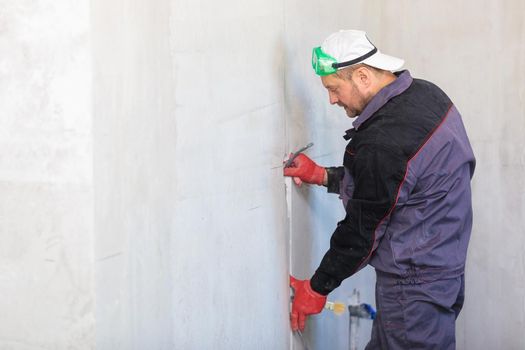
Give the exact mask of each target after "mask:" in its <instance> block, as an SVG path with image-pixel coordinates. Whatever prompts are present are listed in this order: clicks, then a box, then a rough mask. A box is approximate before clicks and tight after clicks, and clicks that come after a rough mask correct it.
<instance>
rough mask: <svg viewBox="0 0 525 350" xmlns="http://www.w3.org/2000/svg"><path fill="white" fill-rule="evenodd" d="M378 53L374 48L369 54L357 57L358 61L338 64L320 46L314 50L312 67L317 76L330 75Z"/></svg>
mask: <svg viewBox="0 0 525 350" xmlns="http://www.w3.org/2000/svg"><path fill="white" fill-rule="evenodd" d="M376 52H377V48H376V47H375V46H374V48H373V49H372V50H371V51H369V52H367V53H366V54H364V55H362V56H360V57H357V58H356V59H353V60H350V61H346V62H341V63H338V62H337V60H336V59H335V58H334V57H332V56H330V55H329V54H327V53H326V52H324V51H323V50H322V49H321V46H318V47H315V48H314V49H313V50H312V67H313V69H314V70H315V73H316V74H317V75H320V76H324V75H329V74H333V73H335V72H337V70H338V69H339V68H343V67H347V66H351V65H353V64H356V63H359V62H361V61H364V60H366V59H367V58H368V57H370V56H372V55H373V54H375V53H376Z"/></svg>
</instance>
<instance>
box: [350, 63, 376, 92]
mask: <svg viewBox="0 0 525 350" xmlns="http://www.w3.org/2000/svg"><path fill="white" fill-rule="evenodd" d="M354 75H355V79H356V80H357V81H358V82H359V84H360V85H361V86H363V87H366V88H368V87H370V85H372V78H373V77H372V75H373V73H372V72H371V71H370V69H368V68H366V67H359V68H358V69H356V71H355V72H354Z"/></svg>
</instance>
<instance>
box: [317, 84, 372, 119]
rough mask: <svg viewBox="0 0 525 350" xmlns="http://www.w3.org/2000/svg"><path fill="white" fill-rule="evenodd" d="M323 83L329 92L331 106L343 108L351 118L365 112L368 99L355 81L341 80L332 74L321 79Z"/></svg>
mask: <svg viewBox="0 0 525 350" xmlns="http://www.w3.org/2000/svg"><path fill="white" fill-rule="evenodd" d="M321 81H322V83H323V85H324V87H325V88H326V90H328V98H329V100H330V104H332V105H333V104H337V105H338V106H340V107H343V108H344V109H345V112H346V115H347V116H348V117H350V118H355V117H356V116H358V115H359V114H361V112H363V109H364V108H365V106H366V104H367V103H368V99H367V97H366V95H365V94H364V93H363V91H361V90H360V88H359V86H358V84H356V83H355V82H354V81H353V80H346V79H341V78H339V77H337V76H335V75H333V74H331V75H326V76H323V77H321Z"/></svg>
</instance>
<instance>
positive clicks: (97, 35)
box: [0, 0, 525, 349]
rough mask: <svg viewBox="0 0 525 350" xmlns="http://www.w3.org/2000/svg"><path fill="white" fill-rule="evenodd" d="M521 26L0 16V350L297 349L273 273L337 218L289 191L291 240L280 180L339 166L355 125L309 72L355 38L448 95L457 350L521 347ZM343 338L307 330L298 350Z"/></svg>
mask: <svg viewBox="0 0 525 350" xmlns="http://www.w3.org/2000/svg"><path fill="white" fill-rule="evenodd" d="M524 7H525V5H524V4H522V2H520V1H518V0H512V1H511V0H509V1H505V2H499V1H495V0H487V1H483V2H481V3H480V2H479V1H473V0H468V1H464V2H461V4H458V3H457V2H450V1H445V2H428V1H416V0H403V1H397V2H395V4H394V3H393V2H389V1H386V0H374V1H352V2H350V3H349V2H347V1H339V0H337V1H335V0H334V1H329V2H327V3H326V2H325V3H324V5H323V6H318V4H315V5H313V4H310V5H309V4H305V3H304V2H299V1H286V2H284V3H283V2H278V1H274V0H272V1H269V2H268V1H259V0H257V1H251V2H240V1H234V0H228V1H226V2H213V1H212V0H204V1H189V0H187V1H184V0H159V1H156V2H148V1H146V0H134V1H132V0H116V1H110V2H104V1H102V0H92V1H91V2H89V1H81V2H78V1H75V2H72V1H65V0H58V1H57V0H55V1H47V0H39V1H26V0H17V1H8V0H3V1H2V0H0V8H1V9H2V10H1V11H0V77H1V79H0V102H1V105H2V110H3V112H2V114H1V117H0V123H1V126H2V127H1V128H0V145H1V146H2V147H1V148H0V241H1V244H0V293H1V294H0V295H2V298H0V348H2V349H66V348H71V349H91V348H97V349H144V348H151V349H153V348H154V349H172V348H176V349H178V348H181V349H207V348H214V349H237V348H239V349H287V348H289V347H290V345H292V347H293V348H297V349H301V345H300V344H299V341H298V339H295V338H292V340H291V341H290V337H289V331H288V330H289V328H288V327H289V326H288V283H287V271H288V270H289V268H291V270H292V272H293V273H294V274H295V275H296V276H297V277H300V278H309V277H310V276H311V274H312V273H313V271H314V269H315V268H316V267H317V264H318V263H319V261H320V259H321V258H322V255H323V253H324V251H325V250H326V248H327V246H328V242H329V237H330V234H331V233H332V231H333V229H334V227H335V224H336V222H337V221H338V220H339V219H340V218H341V217H342V215H343V211H342V207H341V204H340V202H339V200H338V199H337V197H336V196H333V195H332V196H331V195H327V194H326V193H324V190H323V189H322V188H316V187H306V186H305V187H303V188H301V189H297V188H295V187H294V188H292V189H291V191H290V193H291V203H290V208H291V215H292V217H291V221H288V220H287V217H286V215H287V208H286V203H285V189H284V183H283V179H282V178H281V160H282V158H283V156H284V153H285V151H290V150H293V149H295V148H297V147H299V146H302V145H304V144H305V143H307V142H310V141H313V142H315V146H314V148H313V149H311V150H310V151H309V152H308V153H309V155H311V156H312V157H313V158H314V159H315V160H316V161H317V162H319V163H320V164H322V165H335V164H338V163H340V161H341V157H342V152H341V151H342V149H343V147H344V144H345V142H344V140H343V139H342V138H341V135H342V133H343V131H344V130H345V129H347V128H349V127H350V125H351V121H350V120H348V119H347V118H346V117H345V115H344V113H343V112H342V111H340V110H339V109H338V108H337V107H333V106H330V105H329V104H328V98H327V95H326V92H325V91H324V89H323V87H322V86H321V84H320V82H319V79H318V78H317V77H316V76H315V75H314V74H313V72H312V70H311V67H310V54H311V48H312V47H313V46H317V45H319V44H320V42H321V41H322V40H323V39H324V38H325V37H326V36H327V35H328V34H329V33H331V32H333V31H336V30H338V29H341V28H361V29H364V30H366V31H367V32H368V33H369V34H370V36H371V38H373V39H374V42H375V43H376V44H377V45H378V47H380V48H381V49H382V50H383V51H385V52H388V53H392V54H394V55H398V56H401V57H403V58H405V59H406V62H407V64H406V67H407V68H409V69H410V70H411V72H412V73H413V75H414V76H416V77H421V78H425V79H428V80H431V81H434V82H436V83H437V84H438V85H440V86H441V87H442V88H443V89H444V90H445V91H447V93H448V94H449V95H450V96H451V97H452V99H453V100H454V101H455V102H456V105H457V106H458V108H459V110H460V111H461V112H462V114H463V116H464V121H465V124H466V127H467V130H468V132H469V134H470V137H471V141H472V144H473V147H474V151H475V153H476V156H477V158H478V167H477V172H476V175H475V178H474V182H473V189H474V209H475V222H474V231H473V237H472V243H471V249H470V252H469V257H468V265H467V300H466V304H465V308H464V310H463V312H462V314H461V316H460V319H459V321H458V327H457V330H458V349H522V348H523V347H524V346H525V343H524V340H523V337H522V334H521V333H522V329H523V326H524V323H525V300H524V299H523V297H522V294H523V290H524V288H525V282H524V281H525V276H524V275H525V261H524V260H523V254H522V252H523V251H524V248H525V238H523V237H524V235H523V225H524V224H525V222H524V220H525V219H524V218H525V215H524V214H525V209H524V206H523V202H524V201H523V200H524V192H523V190H522V189H523V187H524V186H523V185H524V183H523V181H524V180H523V174H524V170H525V169H524V164H525V152H524V151H523V149H524V146H525V145H524V142H525V139H524V137H523V135H524V132H525V106H524V101H525V98H524V97H525V91H524V89H525V88H524V85H523V84H522V82H523V81H524V78H525V66H524V65H525V64H524V63H523V62H525V59H524V50H525V49H524V47H525V25H523V23H522V21H521V14H522V13H524V10H525V8H524ZM90 39H91V41H90ZM289 229H291V233H292V235H291V237H290V236H289V235H288V233H289V232H288V231H289ZM290 242H291V246H290ZM290 248H291V249H290ZM289 250H291V255H289ZM94 282H96V283H94ZM373 283H374V277H373V273H372V271H371V270H369V269H365V270H363V271H362V272H360V273H359V274H358V275H356V276H354V277H352V278H350V279H348V280H347V281H345V282H344V283H343V285H342V286H341V287H340V288H338V289H337V290H336V291H335V292H334V293H332V294H331V296H330V299H331V300H341V301H347V298H348V296H349V295H350V293H351V291H352V289H353V288H358V289H359V290H360V292H361V300H362V301H366V302H372V303H373ZM95 296H96V298H95ZM95 299H96V304H95ZM347 322H348V319H347V318H346V316H340V317H337V316H334V315H332V314H330V313H327V312H324V313H322V314H321V315H319V316H315V317H312V318H311V319H310V322H309V326H308V329H307V331H306V332H305V338H306V340H307V342H308V344H309V345H310V349H327V348H330V349H344V348H346V347H347V341H348V334H347ZM360 327H361V329H360V333H359V341H358V344H359V347H360V348H362V347H363V345H364V344H365V343H366V340H367V337H368V334H369V323H367V322H361V325H360Z"/></svg>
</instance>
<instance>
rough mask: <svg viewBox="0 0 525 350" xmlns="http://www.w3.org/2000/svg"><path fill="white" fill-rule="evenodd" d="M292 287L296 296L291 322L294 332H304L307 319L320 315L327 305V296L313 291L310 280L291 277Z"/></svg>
mask: <svg viewBox="0 0 525 350" xmlns="http://www.w3.org/2000/svg"><path fill="white" fill-rule="evenodd" d="M290 286H291V287H292V288H293V289H294V291H295V295H294V298H293V303H292V314H291V315H290V321H291V323H292V330H293V331H297V330H300V331H303V330H304V326H305V323H306V317H307V316H308V315H312V314H318V313H320V312H321V311H322V310H323V308H324V306H325V304H326V296H325V295H321V294H319V293H317V292H315V291H313V290H312V287H311V286H310V280H303V281H301V280H298V279H295V277H293V276H292V275H290Z"/></svg>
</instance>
